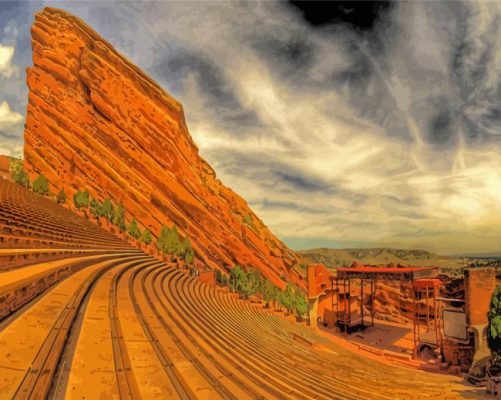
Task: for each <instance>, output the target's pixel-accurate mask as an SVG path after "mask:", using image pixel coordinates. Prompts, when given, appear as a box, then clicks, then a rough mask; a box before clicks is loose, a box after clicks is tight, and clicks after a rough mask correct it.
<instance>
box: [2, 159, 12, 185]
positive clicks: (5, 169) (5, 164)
mask: <svg viewBox="0 0 501 400" xmlns="http://www.w3.org/2000/svg"><path fill="white" fill-rule="evenodd" d="M0 178H2V179H5V180H8V181H10V180H12V179H11V178H10V171H9V157H7V156H2V155H0Z"/></svg>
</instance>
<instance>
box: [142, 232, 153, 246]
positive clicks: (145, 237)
mask: <svg viewBox="0 0 501 400" xmlns="http://www.w3.org/2000/svg"><path fill="white" fill-rule="evenodd" d="M139 240H141V242H143V243H144V244H150V243H151V242H152V241H153V238H152V237H151V232H150V231H149V230H148V229H145V230H144V231H143V234H142V235H141V239H139Z"/></svg>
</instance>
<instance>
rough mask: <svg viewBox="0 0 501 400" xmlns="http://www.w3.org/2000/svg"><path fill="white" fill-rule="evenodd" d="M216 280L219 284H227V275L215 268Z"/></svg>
mask: <svg viewBox="0 0 501 400" xmlns="http://www.w3.org/2000/svg"><path fill="white" fill-rule="evenodd" d="M216 282H217V283H218V284H219V285H221V286H226V285H228V277H227V276H226V275H225V274H223V273H222V272H221V271H220V270H216Z"/></svg>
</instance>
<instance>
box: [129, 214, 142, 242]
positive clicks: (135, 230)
mask: <svg viewBox="0 0 501 400" xmlns="http://www.w3.org/2000/svg"><path fill="white" fill-rule="evenodd" d="M129 235H131V236H132V237H133V238H134V239H139V238H140V237H141V229H139V226H138V225H137V221H136V219H135V218H133V219H132V221H131V223H130V225H129Z"/></svg>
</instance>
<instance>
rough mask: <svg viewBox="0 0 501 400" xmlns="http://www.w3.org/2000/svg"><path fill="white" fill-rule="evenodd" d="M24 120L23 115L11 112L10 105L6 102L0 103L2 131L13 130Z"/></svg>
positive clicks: (0, 127) (0, 125) (0, 126)
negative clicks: (12, 128)
mask: <svg viewBox="0 0 501 400" xmlns="http://www.w3.org/2000/svg"><path fill="white" fill-rule="evenodd" d="M23 120H24V118H23V116H22V115H21V114H19V113H17V112H14V111H12V110H11V108H10V106H9V103H7V102H6V101H5V100H4V101H2V102H1V103H0V129H2V130H3V129H8V128H11V127H13V126H15V125H17V124H19V123H21V122H23Z"/></svg>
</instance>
